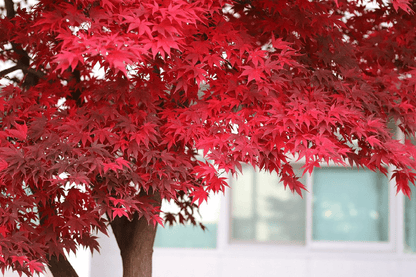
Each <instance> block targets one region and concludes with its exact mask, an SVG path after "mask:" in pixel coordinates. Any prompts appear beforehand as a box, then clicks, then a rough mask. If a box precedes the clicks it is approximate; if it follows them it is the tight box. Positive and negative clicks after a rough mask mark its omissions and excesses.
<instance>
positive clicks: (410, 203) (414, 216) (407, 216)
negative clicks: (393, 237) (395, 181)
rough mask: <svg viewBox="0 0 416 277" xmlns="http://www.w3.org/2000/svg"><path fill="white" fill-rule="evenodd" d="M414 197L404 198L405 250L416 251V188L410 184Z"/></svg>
mask: <svg viewBox="0 0 416 277" xmlns="http://www.w3.org/2000/svg"><path fill="white" fill-rule="evenodd" d="M410 187H411V189H412V199H411V200H409V198H408V197H405V199H404V250H405V252H413V253H415V252H416V199H415V195H416V189H415V187H414V186H413V185H412V184H410Z"/></svg>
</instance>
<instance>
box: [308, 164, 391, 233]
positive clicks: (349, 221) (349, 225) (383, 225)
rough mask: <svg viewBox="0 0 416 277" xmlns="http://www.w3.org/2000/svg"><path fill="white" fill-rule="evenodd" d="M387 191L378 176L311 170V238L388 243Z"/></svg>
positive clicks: (333, 169)
mask: <svg viewBox="0 0 416 277" xmlns="http://www.w3.org/2000/svg"><path fill="white" fill-rule="evenodd" d="M388 191H389V189H388V179H387V177H385V176H384V175H383V174H381V173H376V172H372V171H369V170H363V169H360V170H359V171H358V170H357V169H349V168H337V167H328V168H316V169H314V175H313V226H312V231H313V233H312V237H313V239H314V240H326V241H387V240H388Z"/></svg>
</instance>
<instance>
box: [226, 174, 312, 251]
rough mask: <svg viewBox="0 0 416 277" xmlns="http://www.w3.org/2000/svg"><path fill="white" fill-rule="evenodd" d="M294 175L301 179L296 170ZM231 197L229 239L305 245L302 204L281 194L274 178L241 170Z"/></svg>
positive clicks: (286, 193) (278, 184) (281, 191)
mask: <svg viewBox="0 0 416 277" xmlns="http://www.w3.org/2000/svg"><path fill="white" fill-rule="evenodd" d="M297 172H298V173H299V175H301V170H300V168H297ZM302 180H303V181H305V180H304V179H302ZM302 180H301V181H302ZM231 194H232V200H233V201H232V224H231V232H232V238H233V239H235V240H240V241H257V242H286V243H297V244H303V243H304V242H305V230H306V228H305V227H306V209H305V207H306V202H305V201H304V200H303V199H302V198H300V197H299V196H298V195H293V194H292V193H291V192H290V190H285V189H284V187H283V184H282V183H279V180H278V178H277V175H276V174H269V173H266V172H260V173H258V172H255V171H254V169H253V168H252V167H249V166H245V167H244V174H243V175H242V176H239V178H238V179H237V180H236V181H235V182H234V183H233V185H232V189H231Z"/></svg>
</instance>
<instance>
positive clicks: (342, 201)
mask: <svg viewBox="0 0 416 277" xmlns="http://www.w3.org/2000/svg"><path fill="white" fill-rule="evenodd" d="M301 166H302V164H295V165H294V169H295V172H296V174H297V175H298V176H302V172H303V170H302V169H301ZM243 172H244V174H243V175H240V176H239V177H238V179H236V180H235V179H233V180H232V189H231V193H232V195H231V197H232V198H231V199H232V200H231V240H232V241H234V242H239V241H240V242H241V241H244V242H277V243H280V244H300V245H302V244H308V243H310V242H314V243H319V242H346V243H362V242H377V243H385V242H388V241H389V229H390V227H389V205H390V203H389V191H390V189H389V181H388V178H387V177H386V176H384V175H383V174H382V173H376V172H372V171H370V170H364V169H360V170H357V169H351V168H344V167H336V166H329V167H322V168H316V169H315V170H314V172H313V174H312V175H311V176H310V175H308V174H305V175H304V176H303V177H302V178H301V180H300V181H301V182H302V183H304V184H308V190H309V191H310V193H307V192H306V193H304V194H303V195H304V197H305V198H309V199H310V200H309V201H307V199H302V198H300V197H299V195H297V194H292V192H291V191H290V190H289V189H287V190H285V189H284V187H283V184H282V183H280V182H279V180H278V177H277V175H276V173H273V174H269V173H266V172H255V171H254V170H253V169H252V167H249V166H245V167H244V169H243ZM308 210H309V211H310V212H309V213H308ZM307 214H309V215H310V218H311V220H309V221H308V220H307ZM415 222H416V216H415ZM308 224H309V226H310V227H308ZM308 230H309V231H308ZM415 230H416V224H415ZM308 232H310V233H309V235H308ZM308 237H309V238H310V239H308Z"/></svg>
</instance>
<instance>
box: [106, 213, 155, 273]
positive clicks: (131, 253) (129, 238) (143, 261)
mask: <svg viewBox="0 0 416 277" xmlns="http://www.w3.org/2000/svg"><path fill="white" fill-rule="evenodd" d="M111 228H112V229H113V232H114V235H115V237H116V241H117V244H118V247H119V248H120V254H121V259H122V262H123V277H151V276H152V256H153V243H154V240H155V236H156V226H153V225H149V224H148V222H147V220H146V219H145V218H144V217H142V218H140V219H139V216H138V214H135V215H134V217H133V219H132V220H131V221H130V220H129V219H127V218H126V217H123V218H119V217H117V218H115V219H114V220H113V221H112V222H111Z"/></svg>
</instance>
